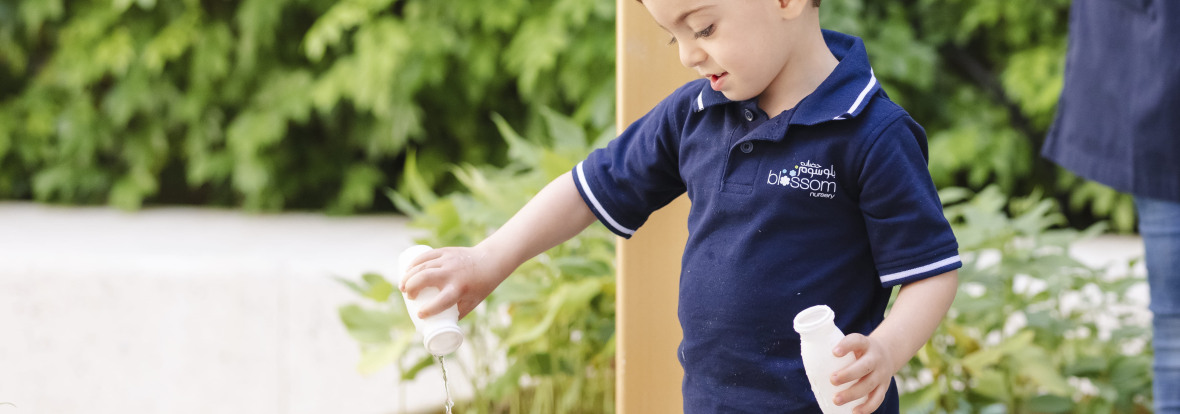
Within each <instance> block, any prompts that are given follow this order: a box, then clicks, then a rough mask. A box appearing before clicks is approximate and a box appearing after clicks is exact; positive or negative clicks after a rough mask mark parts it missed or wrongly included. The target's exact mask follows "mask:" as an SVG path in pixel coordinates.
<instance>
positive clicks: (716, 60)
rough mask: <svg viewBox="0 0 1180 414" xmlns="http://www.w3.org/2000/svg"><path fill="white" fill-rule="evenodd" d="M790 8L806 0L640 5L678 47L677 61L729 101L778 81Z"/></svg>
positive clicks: (647, 0)
mask: <svg viewBox="0 0 1180 414" xmlns="http://www.w3.org/2000/svg"><path fill="white" fill-rule="evenodd" d="M795 3H810V0H794V1H791V0H781V1H780V0H643V4H644V6H645V7H647V10H648V12H649V13H651V15H652V17H653V18H655V20H656V23H659V25H660V26H661V27H663V28H664V30H666V31H668V33H670V34H671V35H672V40H673V42H674V43H675V44H676V45H678V47H679V48H680V62H681V63H682V64H683V65H684V66H685V67H688V68H689V69H694V70H696V71H697V73H699V74H700V75H701V76H704V77H706V78H708V79H709V82H710V84H711V86H712V87H713V89H714V90H717V91H721V92H722V93H724V94H725V97H726V98H729V99H730V100H734V101H740V100H746V99H750V98H753V97H756V96H759V95H761V94H762V93H763V92H764V91H766V90H767V89H768V88H770V87H771V86H772V84H774V83H775V82H776V81H778V80H779V79H780V78H781V76H780V75H781V74H782V73H783V72H784V71H785V69H786V67H787V63H788V61H789V60H790V59H789V58H790V56H791V52H792V48H791V44H792V42H791V39H792V37H793V29H795V26H797V25H795V24H792V22H793V21H794V17H797V16H798V14H799V10H794V9H799V8H800V6H799V5H797V4H795Z"/></svg>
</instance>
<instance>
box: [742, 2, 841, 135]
mask: <svg viewBox="0 0 1180 414" xmlns="http://www.w3.org/2000/svg"><path fill="white" fill-rule="evenodd" d="M804 33H805V35H804V36H802V38H801V39H798V40H799V43H798V46H797V49H796V51H798V53H795V54H794V56H792V57H791V59H790V60H789V61H788V62H787V64H786V65H784V66H783V70H782V72H780V74H779V76H778V78H777V79H776V80H775V81H774V82H772V83H771V84H770V85H769V86H768V87H767V88H766V90H765V91H763V92H762V94H761V95H759V96H758V107H759V109H762V110H763V111H765V112H766V114H767V115H768V116H770V117H771V118H774V117H776V116H778V115H779V114H781V113H783V112H784V111H786V110H788V109H791V108H794V107H795V106H796V105H798V104H799V101H802V100H803V98H806V97H807V95H810V94H811V93H812V92H815V89H816V88H818V87H819V85H820V84H821V83H823V82H824V80H825V79H827V78H828V75H831V74H832V71H834V70H835V69H836V65H838V64H839V63H840V61H839V60H838V59H836V56H835V55H833V54H832V51H831V49H829V48H828V44H827V42H825V41H824V37H823V32H821V31H820V30H819V27H818V22H817V25H816V27H815V29H814V30H808V31H805V32H804Z"/></svg>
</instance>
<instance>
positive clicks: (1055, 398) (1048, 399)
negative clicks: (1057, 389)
mask: <svg viewBox="0 0 1180 414" xmlns="http://www.w3.org/2000/svg"><path fill="white" fill-rule="evenodd" d="M1026 409H1027V410H1028V411H1030V412H1034V413H1070V412H1073V409H1074V404H1073V400H1071V399H1069V398H1067V397H1062V396H1060V395H1038V396H1036V397H1033V399H1031V400H1029V401H1028V403H1027V404H1026Z"/></svg>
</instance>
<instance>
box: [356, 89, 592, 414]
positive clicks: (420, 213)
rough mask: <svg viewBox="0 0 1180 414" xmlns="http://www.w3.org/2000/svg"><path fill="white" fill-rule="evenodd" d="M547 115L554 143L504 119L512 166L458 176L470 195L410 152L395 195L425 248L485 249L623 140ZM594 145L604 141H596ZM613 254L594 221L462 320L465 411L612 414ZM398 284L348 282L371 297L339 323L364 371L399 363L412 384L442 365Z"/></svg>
mask: <svg viewBox="0 0 1180 414" xmlns="http://www.w3.org/2000/svg"><path fill="white" fill-rule="evenodd" d="M542 114H543V115H544V117H545V120H546V122H545V123H546V125H547V131H548V132H547V134H546V135H547V137H548V139H542V140H539V141H540V142H541V143H540V144H538V143H534V142H532V141H530V140H526V139H524V138H523V137H521V136H520V135H519V134H518V133H517V132H516V131H515V130H513V129H512V128H511V127H510V126H509V125H508V123H507V122H506V121H505V120H504V119H503V118H501V117H499V116H495V117H494V119H495V123H496V125H497V126H498V127H499V130H500V132H501V133H502V134H503V137H504V140H505V141H506V142H507V143H508V145H509V150H508V154H509V160H510V162H509V163H508V165H507V166H505V167H488V166H482V167H480V166H474V165H460V166H456V167H454V168H452V169H451V172H452V173H453V174H454V175H455V177H456V178H457V179H458V180H459V182H460V183H461V184H462V187H463V188H462V190H461V191H456V192H452V193H449V194H447V195H445V196H438V195H436V194H435V193H434V192H433V191H432V190H431V189H430V188H429V186H428V185H427V183H426V182H425V180H423V177H421V176H420V175H419V173H418V170H417V165H418V164H417V157H416V156H415V155H414V154H411V155H410V157H409V159H408V162H407V163H406V171H405V177H406V178H405V183H406V185H404V186H403V187H402V188H401V189H400V190H399V191H398V192H394V193H391V194H390V197H391V198H393V199H394V200H396V203H397V204H398V206H399V207H401V208H402V209H403V210H404V211H408V212H409V215H410V217H411V218H412V220H413V221H412V225H413V226H417V227H422V228H423V229H426V230H428V231H429V235H428V236H427V237H425V238H423V239H421V240H418V242H420V243H423V244H428V245H432V246H471V245H474V244H475V243H478V242H479V241H480V240H482V239H483V238H484V237H487V235H489V234H490V233H491V232H492V231H494V230H495V229H496V228H497V227H499V226H500V225H501V224H503V223H504V222H505V221H507V220H508V218H509V217H511V215H512V214H514V213H515V212H516V211H517V210H519V209H520V207H522V206H523V205H524V203H525V202H526V201H528V199H530V198H532V196H533V195H534V194H536V193H537V192H538V191H540V190H541V188H542V187H544V186H545V184H548V183H549V182H550V181H552V180H553V179H554V178H556V177H557V176H559V175H561V174H562V173H565V172H567V171H569V167H570V165H572V164H573V163H576V162H577V161H579V160H581V159H582V158H584V157H585V156H586V154H587V153H588V152H589V150H590V148H593V147H595V146H597V145H600V144H603V143H604V142H605V140H609V139H611V138H614V130H613V129H612V128H606V129H605V130H599V131H586V130H584V129H583V128H582V127H581V126H579V125H578V124H577V123H576V122H575V121H574V120H572V119H570V118H568V117H564V116H562V115H559V114H557V113H556V112H553V111H549V110H544V111H543V112H542ZM590 133H592V135H588V134H590ZM588 136H590V137H596V138H597V139H596V140H595V142H594V143H591V142H590V141H589V140H588V139H587V137H588ZM614 246H615V237H614V236H613V235H612V234H611V233H610V232H609V231H607V230H606V228H605V227H602V225H600V224H595V225H593V226H591V228H590V229H588V230H587V231H585V232H583V233H582V234H580V235H578V236H577V237H575V238H574V239H572V240H571V241H569V242H566V243H564V244H562V245H560V246H558V247H556V248H553V249H551V250H549V251H548V252H546V253H544V254H542V255H540V256H538V257H537V258H535V259H533V260H530V261H528V262H526V263H525V264H524V265H523V266H521V267H520V268H518V269H517V270H516V272H515V273H513V276H512V277H510V278H508V279H507V280H506V281H505V282H504V284H502V285H501V286H500V287H499V288H498V289H496V291H495V292H493V293H492V295H491V296H489V297H488V299H487V301H485V303H484V304H483V305H481V306H480V307H478V308H476V310H475V311H473V312H472V313H471V314H469V315H468V316H467V317H466V318H464V319H463V320H462V321H460V324H461V325H462V326H463V329H464V332H465V333H466V335H467V342H465V344H464V349H462V350H461V352H470V353H471V355H473V358H469V359H467V360H468V361H471V362H470V363H469V364H467V365H462V368H463V370H464V371H465V373H466V374H467V375H466V377H467V378H469V379H470V380H471V382H472V384H471V385H472V389H474V390H477V391H476V392H475V395H474V399H473V400H472V401H461V402H459V403H458V404H457V405H456V407H461V411H462V412H474V413H587V414H588V413H609V412H614V375H615V371H614V355H615V346H614V342H615V340H614V333H615V331H614V328H615V325H614V321H615V278H614V274H615V273H614V254H615V250H614ZM399 276H400V275H377V274H367V275H364V276H363V277H362V278H361V280H359V281H350V280H347V279H344V280H343V281H344V283H346V284H348V285H349V286H351V287H352V288H353V289H354V290H355V291H356V292H357V293H358V294H360V295H361V297H363V298H365V299H366V300H363V301H362V302H361V303H354V304H349V305H346V306H344V307H342V308H341V309H340V317H341V319H342V320H343V321H344V324H345V326H346V327H347V328H348V330H349V332H350V333H351V334H352V336H353V338H355V339H356V340H357V341H358V342H359V343H360V344H361V349H362V360H361V362H360V365H359V368H360V370H361V371H362V372H373V371H376V370H379V369H382V368H385V367H387V366H389V365H391V364H392V365H395V366H397V367H398V368H399V370H400V372H402V376H403V378H404V379H412V378H414V377H415V376H417V374H418V372H419V371H420V370H421V369H423V368H425V367H429V366H432V365H433V364H434V359H433V358H432V357H431V356H430V355H428V354H427V353H426V352H425V350H424V349H423V348H422V346H421V345H420V344H419V342H417V341H415V340H414V338H415V335H414V327H413V324H412V323H411V322H410V320H409V315H407V314H406V311H405V305H404V303H403V302H402V298H401V295H399V294H397V293H396V291H395V289H394V287H393V286H394V283H396V282H397V277H399ZM451 360H454V359H453V358H452V359H451ZM458 361H464V359H458Z"/></svg>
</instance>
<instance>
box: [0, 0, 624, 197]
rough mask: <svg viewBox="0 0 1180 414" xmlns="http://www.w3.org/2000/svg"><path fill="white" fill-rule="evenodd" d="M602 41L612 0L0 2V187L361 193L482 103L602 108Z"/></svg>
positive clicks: (608, 88) (74, 192)
mask: <svg viewBox="0 0 1180 414" xmlns="http://www.w3.org/2000/svg"><path fill="white" fill-rule="evenodd" d="M613 51H614V2H613V1H609V0H599V1H591V2H587V1H581V0H549V1H535V2H526V1H523V0H514V1H499V2H484V1H475V0H454V1H445V2H439V1H428V0H401V1H394V0H341V1H336V0H245V1H241V2H219V1H207V0H206V1H202V0H183V1H176V2H157V1H155V0H114V1H94V0H88V1H77V2H70V3H67V2H64V1H62V0H43V1H41V0H38V1H23V2H17V3H16V4H12V3H10V2H5V3H3V4H0V177H3V179H0V198H25V199H28V198H31V199H36V200H39V201H52V202H67V203H110V204H113V205H117V206H120V207H123V208H136V207H138V206H140V205H141V204H142V203H144V202H153V201H163V202H195V203H206V204H220V205H239V206H244V207H246V208H248V209H252V210H273V209H279V208H285V207H286V208H292V207H293V208H315V209H325V210H327V211H331V212H350V211H356V210H364V209H368V208H370V206H371V205H372V204H373V203H374V198H375V195H377V194H379V191H378V190H379V189H380V188H384V187H386V186H388V185H390V184H392V183H394V182H396V179H397V176H398V175H399V174H400V173H401V168H400V167H401V160H403V159H404V155H405V152H406V149H407V148H410V147H415V146H417V147H419V150H418V151H417V153H418V157H419V159H421V160H422V161H423V162H422V165H423V166H424V167H425V169H424V171H423V173H424V174H425V175H426V176H427V178H428V179H433V177H434V176H436V175H440V174H441V173H443V172H444V171H445V169H444V167H441V166H444V165H447V164H449V163H457V162H473V161H479V162H488V161H494V160H498V159H500V158H502V157H503V155H502V152H503V150H504V148H503V146H502V145H495V143H498V142H499V141H498V140H497V139H496V132H495V128H494V126H493V125H492V124H491V123H490V122H488V121H487V114H489V113H490V112H491V111H493V110H494V111H497V112H499V113H502V114H504V116H505V118H506V119H509V120H510V121H512V122H515V123H519V124H524V125H526V126H528V128H531V129H538V128H541V121H540V118H539V115H538V114H539V112H538V108H540V107H542V106H550V107H553V108H557V109H558V110H560V111H561V112H564V113H574V114H576V116H575V120H576V122H577V123H579V124H581V125H588V126H594V127H598V128H600V127H603V126H605V125H608V124H609V123H610V122H612V113H613V104H614V101H613V92H614V81H613V76H612V74H613V71H614V62H613ZM487 143H493V145H488V144H487ZM435 166H439V167H435Z"/></svg>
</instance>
